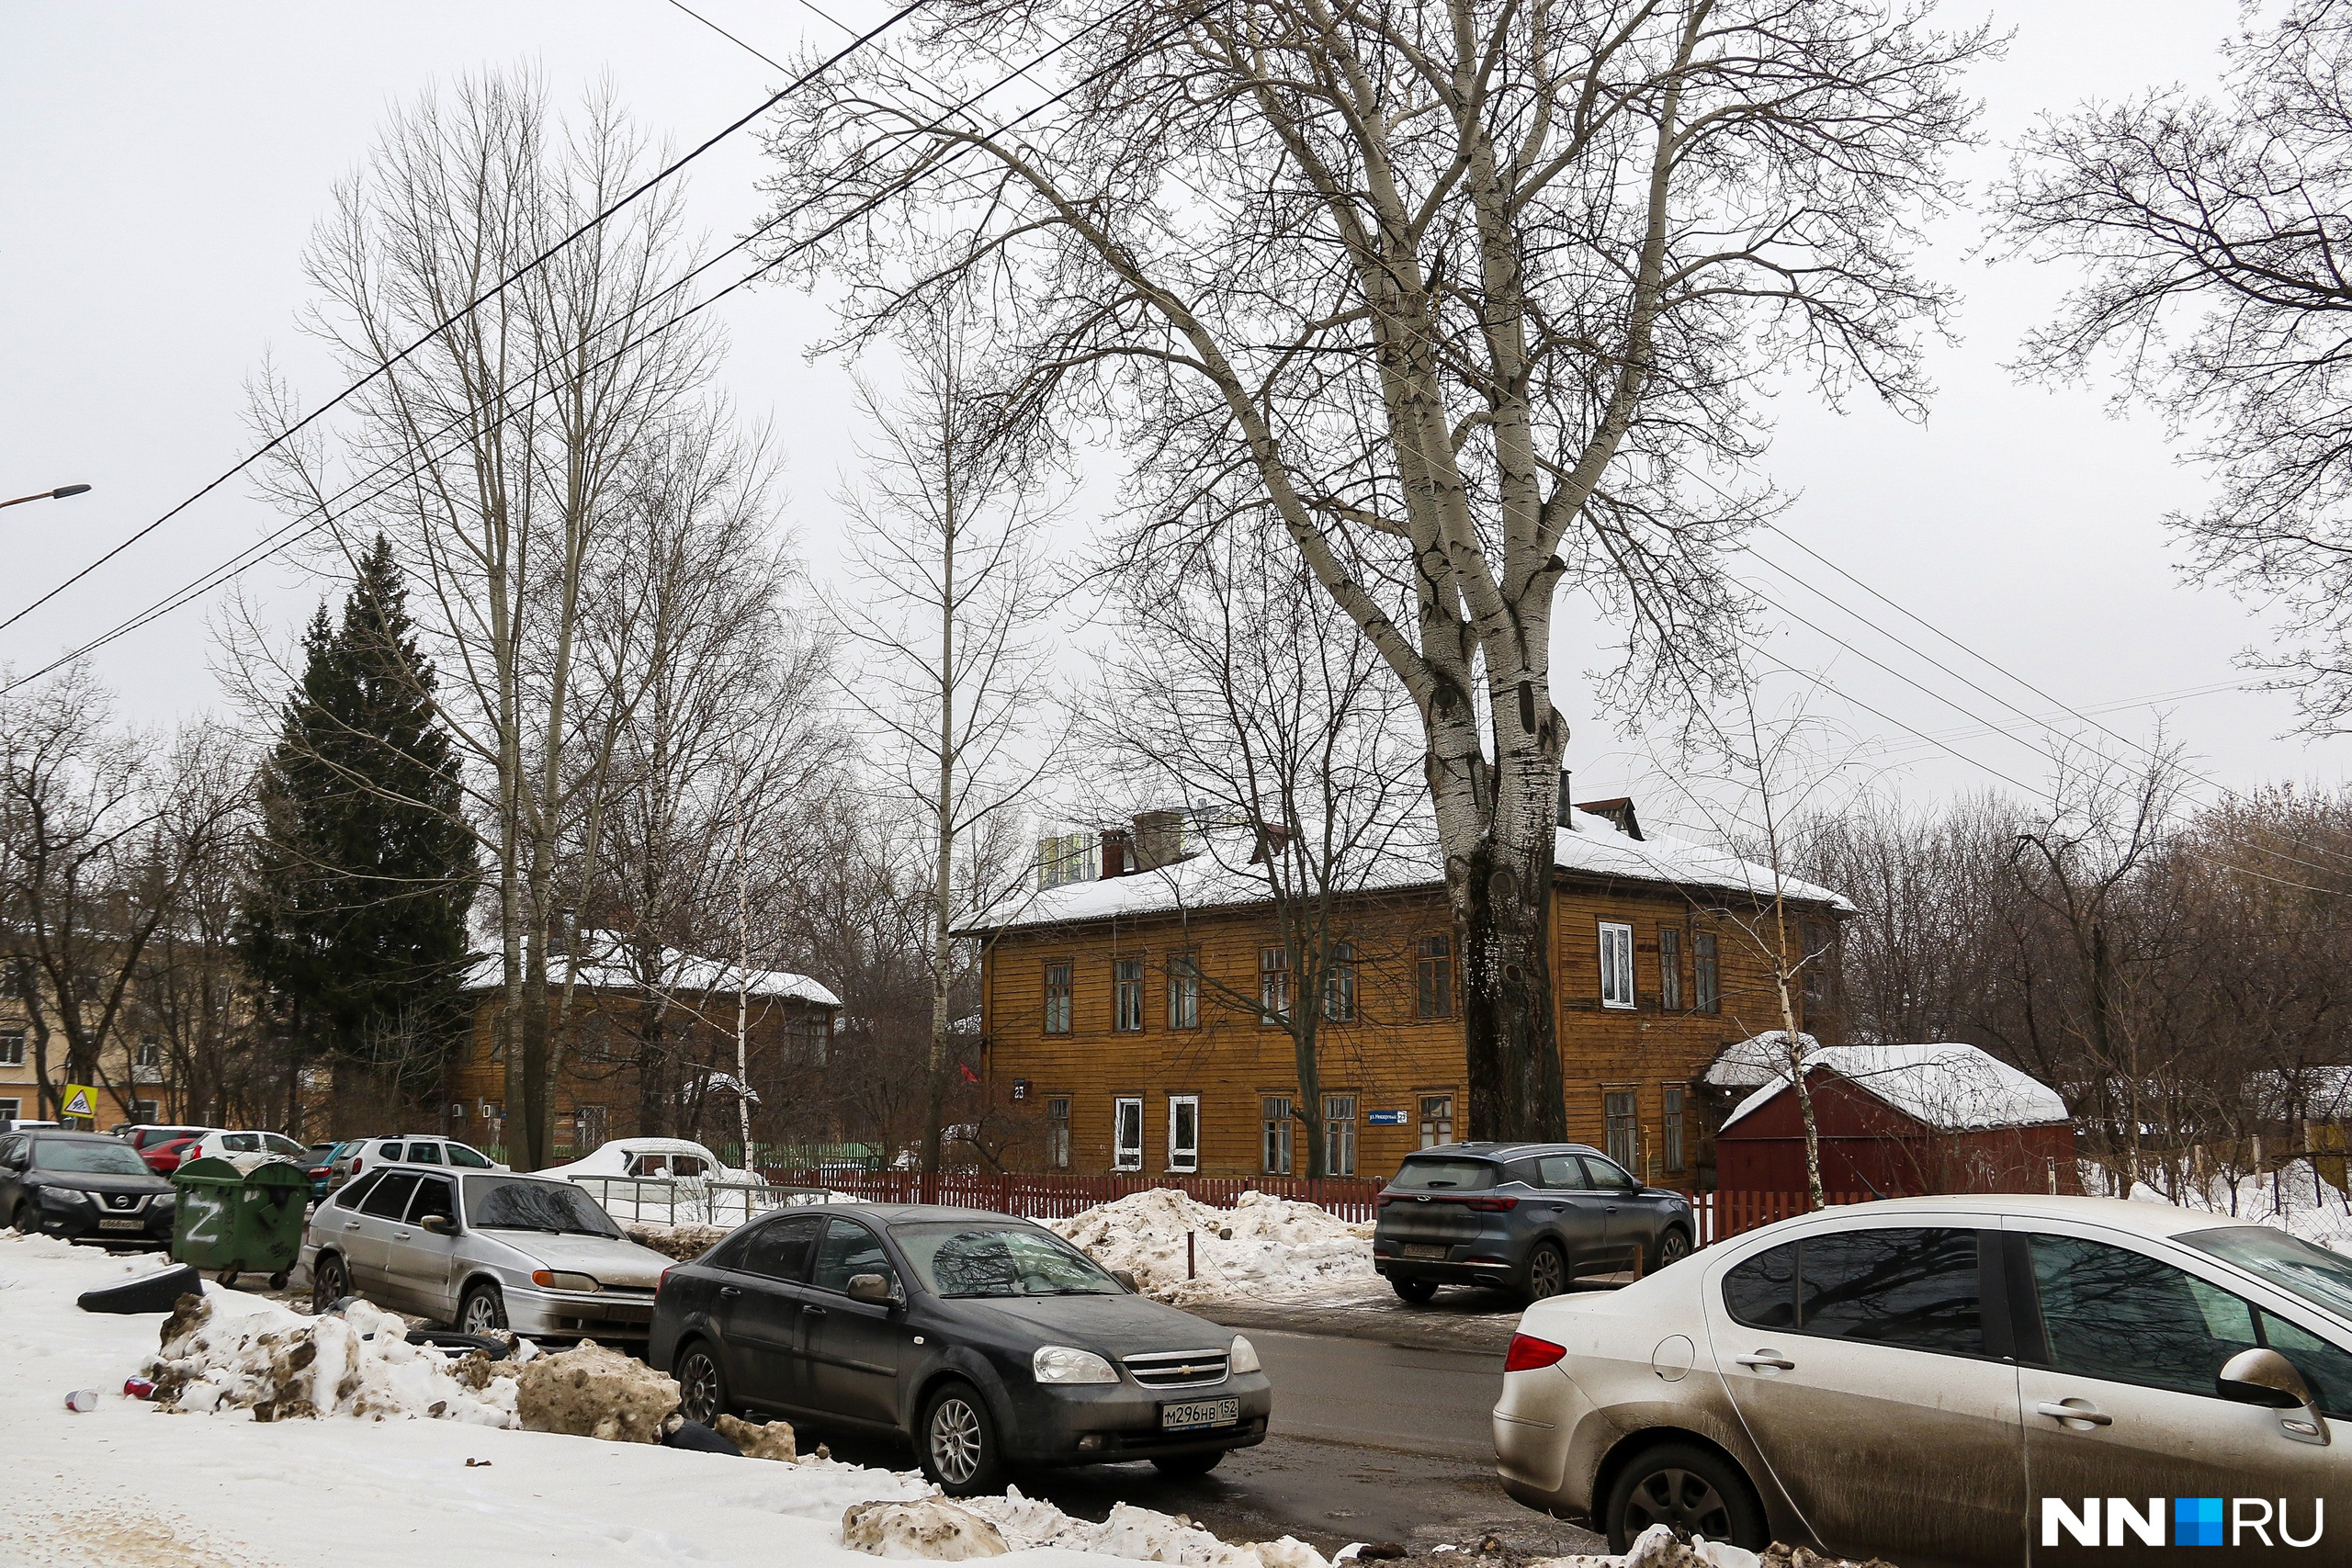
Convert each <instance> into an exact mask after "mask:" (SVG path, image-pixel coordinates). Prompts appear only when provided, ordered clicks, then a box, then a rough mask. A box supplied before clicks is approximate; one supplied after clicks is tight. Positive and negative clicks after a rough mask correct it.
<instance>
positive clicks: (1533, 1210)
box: [1372, 1144, 1693, 1302]
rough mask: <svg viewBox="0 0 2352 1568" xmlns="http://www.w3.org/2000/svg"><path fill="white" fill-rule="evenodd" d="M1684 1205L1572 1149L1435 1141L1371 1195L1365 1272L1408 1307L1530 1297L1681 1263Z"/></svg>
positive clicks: (1604, 1159) (1686, 1221) (1591, 1153)
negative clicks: (1466, 1296) (1468, 1289)
mask: <svg viewBox="0 0 2352 1568" xmlns="http://www.w3.org/2000/svg"><path fill="white" fill-rule="evenodd" d="M1692 1235H1693V1229H1692V1224H1691V1204H1690V1201H1688V1200H1687V1199H1685V1198H1684V1197H1683V1196H1682V1194H1680V1193H1679V1192H1670V1191H1668V1190H1664V1189H1662V1188H1657V1187H1645V1186H1643V1185H1642V1184H1641V1183H1640V1182H1638V1181H1636V1180H1634V1179H1633V1177H1631V1176H1630V1175H1628V1174H1626V1172H1625V1169H1624V1168H1623V1167H1622V1166H1620V1165H1619V1164H1618V1163H1617V1162H1616V1161H1614V1160H1612V1159H1611V1158H1610V1157H1609V1156H1607V1155H1604V1154H1602V1153H1601V1152H1600V1150H1599V1149H1596V1148H1591V1147H1589V1146H1587V1145H1583V1144H1441V1145H1438V1146H1436V1147H1435V1148H1428V1149H1423V1150H1421V1151H1420V1152H1419V1154H1416V1155H1411V1156H1407V1158H1406V1160H1405V1164H1404V1167H1403V1168H1401V1169H1399V1170H1398V1171H1397V1178H1396V1179H1395V1180H1393V1181H1391V1182H1390V1183H1389V1184H1388V1186H1387V1188H1386V1189H1385V1190H1383V1191H1382V1193H1381V1194H1380V1213H1379V1219H1378V1222H1377V1224H1375V1225H1374V1228H1373V1233H1372V1266H1373V1267H1374V1269H1378V1270H1379V1271H1380V1273H1381V1274H1382V1275H1383V1276H1384V1277H1385V1278H1386V1279H1387V1280H1388V1282H1389V1284H1390V1285H1392V1286H1394V1287H1395V1288H1396V1292H1397V1294H1398V1295H1400V1296H1402V1297H1404V1298H1405V1299H1406V1300H1407V1301H1408V1302H1425V1301H1428V1300H1429V1299H1430V1297H1431V1296H1433V1295H1435V1294H1436V1293H1437V1288H1438V1287H1439V1286H1440V1285H1499V1286H1502V1287H1504V1288H1506V1289H1509V1290H1515V1291H1518V1292H1520V1293H1521V1294H1522V1295H1524V1296H1526V1297H1527V1298H1528V1299H1529V1300H1531V1301H1539V1300H1541V1299H1542V1298H1544V1297H1545V1296H1556V1295H1558V1294H1559V1293H1560V1292H1562V1291H1565V1290H1566V1289H1567V1288H1568V1281H1569V1280H1573V1279H1575V1278H1576V1277H1577V1275H1579V1274H1607V1273H1614V1272H1616V1271H1617V1270H1619V1269H1634V1268H1639V1269H1643V1270H1645V1271H1655V1270H1657V1269H1662V1268H1664V1267H1665V1266H1666V1265H1667V1264H1668V1263H1671V1262H1673V1261H1674V1260H1675V1259H1676V1258H1685V1257H1688V1256H1689V1255H1690V1252H1691V1236H1692Z"/></svg>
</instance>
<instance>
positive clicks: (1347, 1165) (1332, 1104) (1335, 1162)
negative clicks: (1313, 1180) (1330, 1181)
mask: <svg viewBox="0 0 2352 1568" xmlns="http://www.w3.org/2000/svg"><path fill="white" fill-rule="evenodd" d="M1323 1163H1324V1164H1325V1165H1326V1166H1328V1167H1329V1169H1328V1170H1326V1171H1324V1173H1323V1174H1324V1175H1326V1176H1353V1175H1354V1174H1355V1173H1356V1097H1355V1096H1354V1095H1352V1094H1327V1095H1325V1096H1324V1097H1323Z"/></svg>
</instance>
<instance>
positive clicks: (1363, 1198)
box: [761, 1169, 1384, 1224]
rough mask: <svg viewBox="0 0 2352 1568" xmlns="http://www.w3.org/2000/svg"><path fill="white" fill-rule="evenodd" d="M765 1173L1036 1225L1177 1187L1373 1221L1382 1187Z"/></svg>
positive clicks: (1219, 1179) (1212, 1201)
mask: <svg viewBox="0 0 2352 1568" xmlns="http://www.w3.org/2000/svg"><path fill="white" fill-rule="evenodd" d="M761 1174H762V1175H763V1176H765V1177H767V1178H768V1179H770V1180H772V1181H776V1182H780V1183H784V1184H786V1185H796V1186H825V1187H830V1188H831V1189H832V1190H835V1191H837V1192H841V1193H843V1194H845V1195H846V1196H848V1197H852V1198H855V1199H857V1200H859V1201H862V1202H868V1203H948V1204H953V1205H955V1206H956V1207H958V1208H967V1209H992V1210H994V1211H995V1212H996V1213H1000V1214H1018V1215H1020V1216H1021V1217H1022V1218H1023V1219H1031V1220H1066V1219H1068V1218H1069V1217H1070V1216H1071V1215H1072V1214H1077V1213H1083V1212H1084V1211H1085V1210H1088V1209H1091V1208H1094V1207H1095V1206H1097V1205H1098V1204H1103V1203H1110V1202H1115V1201H1118V1200H1119V1199H1121V1198H1125V1197H1126V1196H1127V1195H1128V1194H1129V1193H1132V1192H1145V1191H1149V1190H1154V1189H1172V1190H1178V1191H1182V1192H1184V1193H1187V1194H1189V1195H1190V1196H1191V1197H1193V1199H1194V1200H1195V1201H1199V1202H1203V1203H1206V1204H1208V1205H1209V1206H1210V1207H1212V1208H1216V1209H1230V1208H1232V1207H1233V1206H1234V1205H1235V1204H1236V1203H1238V1202H1239V1201H1241V1195H1242V1194H1243V1193H1244V1192H1271V1193H1272V1194H1273V1195H1274V1196H1275V1197H1277V1198H1292V1199H1296V1200H1297V1201H1300V1202H1303V1203H1314V1204H1317V1205H1319V1206H1321V1207H1322V1208H1325V1209H1328V1210H1329V1211H1330V1212H1331V1213H1334V1214H1336V1215H1338V1216H1339V1217H1340V1218H1341V1219H1343V1220H1348V1221H1351V1222H1353V1223H1355V1224H1370V1223H1371V1221H1372V1217H1373V1213H1374V1210H1375V1208H1376V1207H1377V1200H1378V1199H1379V1196H1380V1189H1381V1187H1382V1186H1383V1185H1384V1184H1383V1183H1381V1182H1378V1181H1374V1180H1371V1179H1367V1178H1362V1177H1352V1176H1330V1177H1306V1176H1297V1177H1293V1176H1015V1175H1012V1174H1011V1173H1009V1172H1003V1171H999V1172H995V1173H993V1174H989V1173H982V1172H965V1171H941V1172H939V1173H937V1174H934V1175H925V1174H924V1173H923V1172H922V1171H916V1170H823V1171H814V1170H799V1171H786V1170H776V1169H767V1170H763V1171H762V1172H761Z"/></svg>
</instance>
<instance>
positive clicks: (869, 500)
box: [833, 302, 1055, 1171]
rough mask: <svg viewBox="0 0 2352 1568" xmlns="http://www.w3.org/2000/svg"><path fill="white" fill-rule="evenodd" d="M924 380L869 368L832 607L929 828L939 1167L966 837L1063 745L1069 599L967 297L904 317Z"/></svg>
mask: <svg viewBox="0 0 2352 1568" xmlns="http://www.w3.org/2000/svg"><path fill="white" fill-rule="evenodd" d="M903 344H904V347H905V350H906V355H907V361H908V373H909V377H908V379H909V384H908V389H907V391H906V393H905V394H904V396H903V397H902V398H901V399H900V400H898V401H897V402H895V403H893V402H890V401H888V400H885V399H884V398H883V397H882V396H881V395H880V394H879V393H877V392H876V390H875V389H874V388H873V387H872V386H871V385H869V384H866V383H864V382H861V383H860V386H859V403H860V406H861V408H862V409H863V410H864V412H865V416H866V418H867V419H868V420H869V421H870V422H871V423H873V425H874V427H875V429H876V434H877V437H878V441H877V445H876V446H872V447H861V448H860V449H859V456H860V457H861V458H862V459H863V465H864V466H863V469H862V473H863V480H864V488H862V489H861V488H857V487H850V488H846V489H844V490H843V491H842V495H841V498H840V499H841V502H842V505H843V507H844V508H846V509H847V511H848V513H849V514H850V518H851V521H852V525H853V531H852V534H851V536H850V552H851V556H852V558H853V559H854V562H855V564H856V568H857V570H856V572H855V575H856V577H857V578H858V579H859V580H860V581H862V582H863V583H864V584H865V585H866V586H867V587H868V588H869V589H870V590H871V594H872V596H871V597H870V598H866V599H856V600H854V599H848V598H840V597H837V598H836V600H835V602H834V606H833V614H834V617H835V619H836V620H837V621H838V622H839V623H840V624H841V626H842V631H843V633H844V635H845V636H846V637H847V638H848V639H849V640H850V641H851V642H853V643H854V644H856V645H858V646H860V647H861V648H863V649H865V652H866V654H867V655H868V656H869V657H868V659H867V660H865V663H864V666H863V668H862V669H861V670H860V671H859V672H858V674H857V675H856V677H854V678H852V679H848V680H846V681H845V682H844V689H845V690H846V691H847V692H848V693H849V694H850V695H851V696H852V698H853V699H854V700H855V701H856V702H857V703H858V705H860V706H861V707H862V708H863V709H864V710H865V714H866V716H867V717H868V718H869V719H870V720H871V721H872V722H873V723H874V724H875V725H876V728H878V729H879V730H880V732H881V734H882V735H883V737H884V738H885V743H886V745H887V746H888V749H889V751H890V759H891V760H890V761H888V763H887V764H886V774H887V776H888V780H889V787H890V789H891V792H892V794H893V795H896V796H898V797H899V798H901V799H903V800H904V801H905V802H906V803H907V804H908V805H909V806H910V807H912V808H913V810H914V813H915V819H916V821H918V822H919V823H921V824H922V831H923V841H924V844H925V846H926V848H927V850H928V855H927V857H926V858H927V859H928V862H929V882H930V886H931V915H930V923H929V929H928V931H926V933H925V935H924V938H923V943H924V949H925V952H926V954H927V957H928V960H929V969H930V974H931V1046H930V1054H929V1059H928V1061H927V1063H926V1065H925V1068H924V1082H925V1093H926V1105H927V1107H928V1110H927V1112H926V1115H927V1125H926V1127H925V1129H924V1133H923V1147H922V1168H923V1169H925V1170H926V1171H935V1170H937V1169H938V1168H939V1154H940V1140H941V1130H942V1128H943V1126H944V1105H945V1101H946V1097H947V1094H948V1089H949V1080H950V1078H951V1077H952V1076H953V1074H954V1071H955V1066H956V1061H957V1060H958V1056H959V1053H958V1050H957V1046H956V1039H955V1036H954V1034H953V1025H954V1023H955V1017H954V1015H953V1013H952V1010H951V1009H950V1006H949V998H950V997H951V996H952V995H953V994H954V992H955V991H956V981H957V976H958V974H959V972H960V971H961V969H963V968H967V967H969V966H970V964H971V962H972V957H971V954H970V953H968V952H967V947H968V944H965V943H959V942H957V941H956V938H955V937H954V936H953V935H952V932H953V931H954V930H955V929H956V920H957V917H958V916H959V914H962V913H967V912H970V911H972V910H974V909H976V908H984V907H986V906H987V905H989V904H992V903H993V902H995V899H994V898H993V897H983V898H981V899H980V900H979V902H978V903H977V904H975V903H972V902H969V901H963V900H959V889H958V888H957V887H956V865H957V855H958V852H959V846H960V847H961V849H962V852H963V853H964V854H965V855H966V856H967V865H968V864H977V863H978V862H977V861H976V860H973V859H971V858H970V850H971V842H972V840H974V839H975V838H976V836H978V835H981V834H984V833H986V832H988V831H989V830H990V829H992V828H994V827H996V826H997V825H999V824H1000V823H1001V822H1002V821H1003V820H1004V818H1006V816H1007V815H1008V814H1009V813H1011V812H1012V811H1014V810H1016V809H1017V808H1018V807H1019V806H1020V805H1021V804H1022V802H1023V801H1024V800H1025V799H1027V798H1028V797H1029V796H1030V795H1032V793H1033V792H1034V791H1035V788H1036V786H1037V785H1038V784H1040V783H1041V782H1042V781H1043V780H1044V778H1045V776H1046V765H1047V762H1048V761H1049V760H1050V758H1051V754H1052V746H1051V743H1050V736H1049V735H1048V733H1047V731H1048V728H1049V716H1048V711H1047V708H1048V702H1049V698H1048V694H1047V692H1046V682H1045V671H1044V662H1045V652H1046V649H1045V644H1044V641H1043V633H1044V631H1045V629H1046V610H1047V608H1048V606H1049V605H1050V604H1052V602H1053V599H1054V597H1055V594H1054V592H1053V588H1054V585H1053V582H1052V581H1051V580H1050V579H1048V578H1047V576H1046V573H1045V571H1044V570H1043V566H1042V563H1041V561H1040V559H1039V557H1038V551H1037V535H1038V530H1039V527H1040V526H1041V525H1042V524H1043V522H1044V521H1045V519H1046V516H1047V515H1048V513H1047V510H1046V503H1045V502H1043V501H1042V500H1041V497H1040V495H1039V493H1038V491H1037V489H1036V488H1035V479H1036V477H1037V476H1036V463H1037V456H1038V454H1037V451H1036V446H1035V443H1034V442H1033V441H1030V440H1026V439H1023V433H1021V432H1019V431H1013V432H1010V433H1009V432H1008V431H1007V430H1006V429H1005V427H1004V425H1003V423H1002V416H1001V411H1000V410H999V408H998V406H997V404H996V402H995V400H993V399H992V398H991V397H990V396H989V395H988V394H989V389H988V388H987V386H986V384H985V382H984V380H983V378H981V377H980V375H979V374H978V370H977V368H976V365H977V356H978V347H979V345H978V342H977V341H976V333H975V329H974V326H973V324H972V321H971V318H970V315H969V313H968V312H967V311H966V310H962V309H960V308H958V307H957V306H956V305H955V304H954V303H952V302H947V303H942V304H940V305H939V306H938V307H937V308H935V309H933V310H930V311H928V312H926V313H923V314H921V315H918V316H912V317H909V318H907V320H906V330H905V333H904V334H903Z"/></svg>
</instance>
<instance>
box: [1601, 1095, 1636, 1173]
mask: <svg viewBox="0 0 2352 1568" xmlns="http://www.w3.org/2000/svg"><path fill="white" fill-rule="evenodd" d="M1621 1101H1622V1102H1623V1104H1622V1105H1621V1104H1620V1102H1621ZM1620 1134H1623V1152H1622V1153H1621V1152H1620V1146H1621V1145H1620V1140H1619V1135H1620ZM1600 1152H1601V1153H1603V1154H1605V1155H1607V1156H1609V1157H1610V1159H1611V1161H1612V1162H1613V1163H1615V1164H1616V1165H1618V1166H1620V1167H1622V1168H1623V1169H1624V1170H1625V1172H1626V1173H1627V1174H1628V1175H1631V1176H1633V1178H1634V1180H1636V1181H1639V1180H1640V1179H1641V1177H1640V1175H1639V1174H1638V1173H1639V1171H1640V1170H1641V1168H1642V1095H1641V1091H1640V1090H1639V1089H1634V1088H1631V1087H1628V1086H1623V1085H1620V1086H1618V1087H1615V1088H1611V1087H1610V1086H1608V1085H1605V1084H1604V1085H1603V1086H1601V1090H1600Z"/></svg>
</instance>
